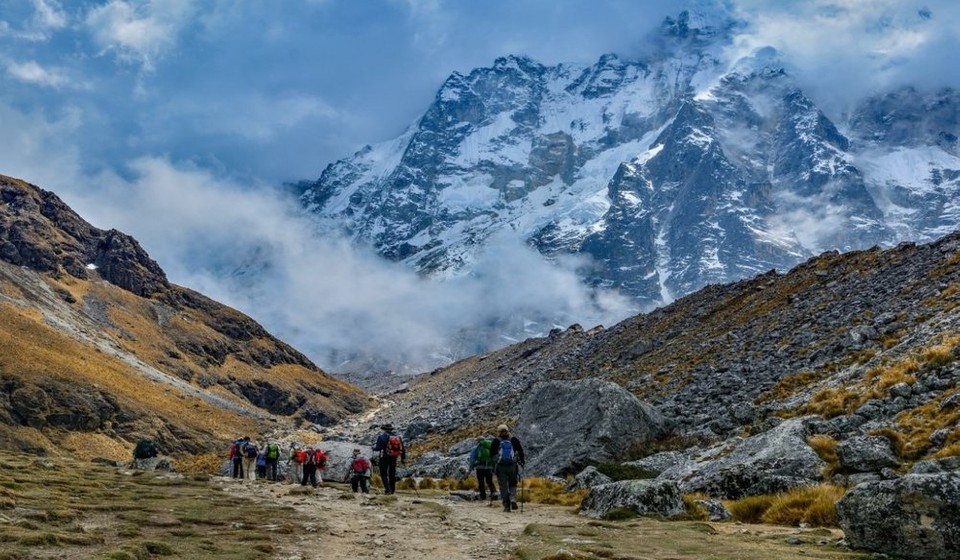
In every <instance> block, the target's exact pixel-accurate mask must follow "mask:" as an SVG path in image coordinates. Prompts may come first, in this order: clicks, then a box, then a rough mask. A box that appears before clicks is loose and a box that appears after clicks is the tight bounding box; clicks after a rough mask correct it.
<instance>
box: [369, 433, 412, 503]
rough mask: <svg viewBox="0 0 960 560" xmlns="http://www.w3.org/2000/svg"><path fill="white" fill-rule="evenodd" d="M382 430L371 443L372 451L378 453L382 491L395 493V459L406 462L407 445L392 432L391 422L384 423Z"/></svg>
mask: <svg viewBox="0 0 960 560" xmlns="http://www.w3.org/2000/svg"><path fill="white" fill-rule="evenodd" d="M380 428H381V429H382V430H383V431H382V432H381V433H380V435H379V436H378V437H377V442H376V443H375V444H374V445H373V452H374V453H379V461H378V467H379V469H380V479H381V480H383V493H384V494H396V493H397V459H400V462H401V463H403V464H406V463H407V447H406V446H405V445H404V444H403V440H402V439H401V438H400V436H398V435H396V434H395V433H393V424H384V425H383V426H381V427H380Z"/></svg>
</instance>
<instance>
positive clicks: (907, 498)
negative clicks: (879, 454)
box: [837, 472, 960, 560]
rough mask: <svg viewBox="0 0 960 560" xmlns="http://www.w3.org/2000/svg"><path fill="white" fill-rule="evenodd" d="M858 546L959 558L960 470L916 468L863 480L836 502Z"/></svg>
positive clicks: (931, 559)
mask: <svg viewBox="0 0 960 560" xmlns="http://www.w3.org/2000/svg"><path fill="white" fill-rule="evenodd" d="M837 515H838V517H839V520H840V527H841V528H842V529H843V532H844V535H845V536H846V539H847V542H848V543H850V546H852V547H854V548H860V549H865V550H871V551H874V552H882V553H884V554H891V555H896V556H899V557H903V558H916V559H921V558H922V559H924V560H955V559H957V558H960V473H956V472H950V473H940V474H911V475H907V476H904V477H902V478H899V479H896V480H884V481H881V482H870V483H866V484H861V485H859V486H857V487H855V488H853V489H852V490H850V491H849V492H847V494H846V495H845V496H844V497H843V498H841V499H840V501H839V502H837Z"/></svg>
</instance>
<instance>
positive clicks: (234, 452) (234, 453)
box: [230, 442, 240, 459]
mask: <svg viewBox="0 0 960 560" xmlns="http://www.w3.org/2000/svg"><path fill="white" fill-rule="evenodd" d="M239 456H240V444H239V443H237V442H233V443H231V444H230V458H231V459H234V458H236V457H239Z"/></svg>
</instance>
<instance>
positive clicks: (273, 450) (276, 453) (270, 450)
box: [267, 443, 280, 459]
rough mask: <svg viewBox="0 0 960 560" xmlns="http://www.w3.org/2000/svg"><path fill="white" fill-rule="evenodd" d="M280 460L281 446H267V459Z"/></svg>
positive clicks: (272, 444)
mask: <svg viewBox="0 0 960 560" xmlns="http://www.w3.org/2000/svg"><path fill="white" fill-rule="evenodd" d="M278 458H280V446H279V445H277V444H276V443H271V444H270V445H268V446H267V459H278Z"/></svg>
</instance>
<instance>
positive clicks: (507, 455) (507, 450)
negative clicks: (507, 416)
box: [497, 439, 513, 463]
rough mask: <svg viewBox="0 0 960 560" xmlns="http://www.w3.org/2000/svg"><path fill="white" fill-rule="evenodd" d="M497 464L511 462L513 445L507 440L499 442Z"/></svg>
mask: <svg viewBox="0 0 960 560" xmlns="http://www.w3.org/2000/svg"><path fill="white" fill-rule="evenodd" d="M497 462H498V463H512V462H513V443H511V442H510V440H509V439H504V440H500V451H499V453H498V456H497Z"/></svg>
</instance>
